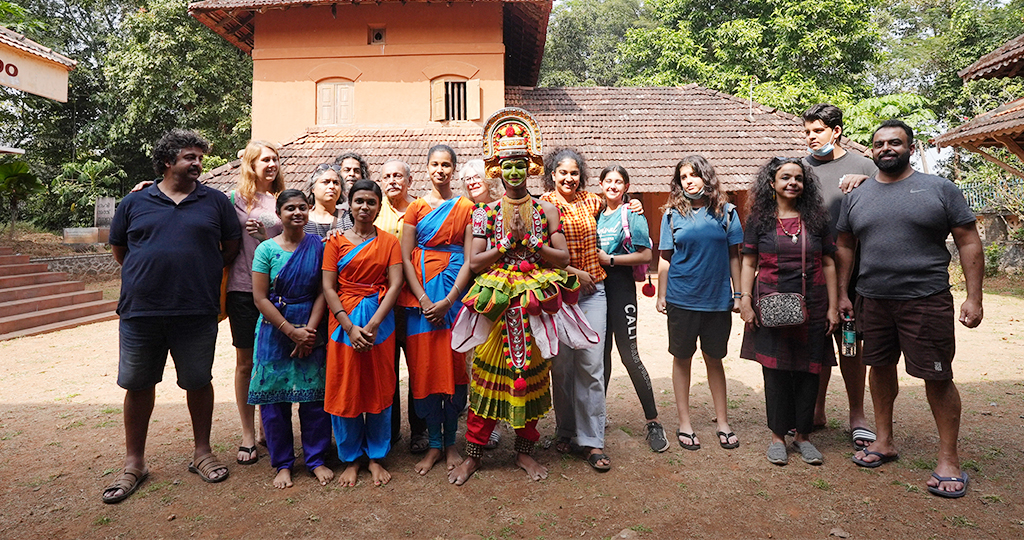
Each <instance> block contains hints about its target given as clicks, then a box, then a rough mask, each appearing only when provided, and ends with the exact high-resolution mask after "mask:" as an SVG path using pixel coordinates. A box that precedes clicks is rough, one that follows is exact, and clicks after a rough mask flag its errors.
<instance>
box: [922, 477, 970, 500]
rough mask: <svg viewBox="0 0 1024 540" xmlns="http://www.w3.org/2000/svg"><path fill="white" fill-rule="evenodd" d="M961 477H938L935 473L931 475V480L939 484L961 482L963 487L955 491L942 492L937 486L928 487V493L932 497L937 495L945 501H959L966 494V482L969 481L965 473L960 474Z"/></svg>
mask: <svg viewBox="0 0 1024 540" xmlns="http://www.w3.org/2000/svg"><path fill="white" fill-rule="evenodd" d="M962 474H963V476H962V477H958V476H939V475H938V474H936V473H932V478H934V479H936V480H938V481H939V482H940V483H941V482H963V484H964V487H962V488H960V489H958V490H956V491H944V490H941V489H939V488H938V486H935V487H932V486H928V492H929V493H931V494H932V495H938V496H939V497H945V498H947V499H959V498H960V497H963V496H964V495H966V494H967V482H968V481H969V480H970V479H969V478H967V473H962Z"/></svg>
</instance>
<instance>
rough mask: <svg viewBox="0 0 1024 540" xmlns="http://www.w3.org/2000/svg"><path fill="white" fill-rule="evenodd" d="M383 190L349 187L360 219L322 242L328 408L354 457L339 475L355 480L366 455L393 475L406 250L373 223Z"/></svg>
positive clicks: (343, 447)
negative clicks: (390, 459)
mask: <svg viewBox="0 0 1024 540" xmlns="http://www.w3.org/2000/svg"><path fill="white" fill-rule="evenodd" d="M381 198H382V195H381V191H380V187H378V186H377V184H375V183H374V182H371V181H369V180H359V181H357V182H356V183H355V185H353V186H352V190H351V191H350V192H349V207H350V208H351V210H352V218H353V221H354V222H355V225H354V226H353V227H352V228H351V229H349V230H347V231H345V233H344V234H342V235H337V236H333V237H331V239H330V240H328V241H327V245H326V246H325V248H324V264H323V288H324V298H325V299H326V300H327V306H328V308H329V309H330V311H331V313H332V314H333V317H331V318H330V319H329V320H328V322H329V328H328V333H329V336H330V337H329V339H328V342H327V384H326V388H325V396H324V410H326V411H327V412H328V413H330V414H331V424H332V426H333V427H334V439H335V440H336V441H337V445H338V458H339V459H340V460H341V461H343V462H346V463H348V466H347V467H346V468H345V472H343V473H342V474H341V476H340V477H339V478H338V481H339V482H340V483H341V484H342V485H344V486H354V485H355V484H356V479H357V477H358V475H359V461H360V460H361V459H362V458H363V457H364V456H365V457H366V458H368V459H369V466H368V468H369V470H370V474H371V475H372V477H373V483H374V484H375V485H378V486H380V485H384V484H387V483H388V481H389V480H391V474H390V473H388V471H387V470H385V469H384V467H383V466H381V464H380V463H379V461H380V460H381V459H383V458H384V457H385V456H387V454H388V452H389V451H390V450H391V400H392V397H393V396H394V392H395V379H396V374H395V366H394V357H395V317H394V313H393V312H392V307H393V306H394V305H395V301H396V300H397V299H398V294H399V293H400V292H401V290H402V266H401V262H402V258H401V253H400V250H399V246H398V239H397V238H395V236H394V235H392V234H389V233H386V232H384V231H381V230H380V229H378V228H376V227H374V225H373V220H374V219H376V218H377V213H378V212H380V202H381Z"/></svg>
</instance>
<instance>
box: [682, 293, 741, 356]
mask: <svg viewBox="0 0 1024 540" xmlns="http://www.w3.org/2000/svg"><path fill="white" fill-rule="evenodd" d="M666 308H667V309H666V313H667V314H668V352H669V354H671V355H672V356H675V357H676V358H690V357H692V356H693V353H695V352H697V338H700V350H701V352H703V353H704V354H706V355H708V356H710V357H711V358H719V359H721V358H725V353H726V352H727V351H728V349H729V333H730V332H731V331H732V312H731V311H692V310H689V309H684V308H681V307H676V306H673V305H672V304H668V305H667V306H666Z"/></svg>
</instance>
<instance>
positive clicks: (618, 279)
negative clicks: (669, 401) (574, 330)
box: [604, 266, 658, 420]
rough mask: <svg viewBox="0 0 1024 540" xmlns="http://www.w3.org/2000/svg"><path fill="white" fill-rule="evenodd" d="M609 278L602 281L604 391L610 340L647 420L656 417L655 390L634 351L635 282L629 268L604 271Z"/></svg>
mask: <svg viewBox="0 0 1024 540" xmlns="http://www.w3.org/2000/svg"><path fill="white" fill-rule="evenodd" d="M605 271H607V272H608V277H607V278H605V280H604V283H605V285H604V292H605V295H606V296H607V299H608V300H607V301H608V329H607V333H606V334H605V339H604V391H605V393H606V394H607V393H608V381H609V380H611V378H612V338H613V337H614V338H615V345H616V346H617V347H618V349H619V357H620V358H622V365H624V366H626V372H627V373H629V378H630V380H632V381H633V388H635V389H636V395H637V397H639V398H640V405H641V406H643V408H644V416H645V417H646V418H647V419H648V420H651V419H654V418H657V417H658V407H657V405H655V403H654V389H653V388H652V387H651V376H650V375H648V374H647V368H645V367H644V364H643V362H641V361H640V351H638V350H637V347H636V321H637V309H636V282H634V281H633V269H632V268H631V267H629V266H616V267H613V268H612V267H607V266H606V267H605Z"/></svg>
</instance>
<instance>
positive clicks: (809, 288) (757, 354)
mask: <svg viewBox="0 0 1024 540" xmlns="http://www.w3.org/2000/svg"><path fill="white" fill-rule="evenodd" d="M742 251H743V271H742V279H741V285H740V286H741V289H740V290H741V291H742V293H741V297H742V298H741V302H740V316H741V317H742V318H743V321H744V322H745V323H746V326H745V328H744V332H743V346H742V348H741V350H740V357H742V358H746V359H749V360H754V361H756V362H758V363H759V364H761V366H762V371H763V373H764V395H765V402H766V407H765V408H766V412H767V416H768V428H769V429H770V430H771V432H772V442H771V444H770V445H769V446H768V451H767V457H768V461H770V462H771V463H774V464H776V465H785V464H786V463H788V462H789V456H788V455H787V451H786V434H787V432H788V431H789V430H791V429H792V430H794V431H795V440H794V442H793V444H794V446H795V449H796V450H797V451H798V452H799V453H800V457H801V458H802V459H803V460H804V462H806V463H809V464H812V465H820V464H821V463H822V461H823V459H822V455H821V452H819V451H818V449H817V448H815V447H814V445H813V444H811V441H810V440H809V439H808V434H810V432H811V431H812V430H813V427H814V404H815V401H816V398H817V395H818V380H819V377H818V374H819V373H820V372H821V369H822V366H823V365H825V364H826V363H828V364H830V365H834V364H835V357H834V355H833V352H832V344H831V343H829V334H831V333H832V331H834V330H835V329H836V327H837V326H838V325H839V313H838V296H837V294H838V288H837V285H836V269H835V262H834V259H833V254H834V253H835V251H836V248H835V244H834V243H833V240H832V234H831V232H830V231H829V216H828V211H827V209H826V208H825V206H824V204H823V202H822V196H821V189H820V186H819V185H818V180H817V178H816V177H815V176H814V172H813V171H812V170H811V168H810V166H808V165H807V164H805V163H804V162H803V161H802V160H801V159H800V158H775V159H772V160H771V161H770V162H768V164H766V165H765V166H764V167H762V168H761V170H760V171H759V172H758V174H757V178H756V179H755V180H754V182H753V184H751V186H750V217H749V218H748V219H747V227H746V233H745V234H744V237H743V249H742ZM755 284H756V285H755ZM776 292H778V293H802V294H803V296H804V302H805V305H806V316H804V322H803V323H802V324H799V325H795V326H783V327H778V326H777V327H766V326H764V325H763V324H762V322H763V319H762V317H763V316H764V313H761V312H759V310H758V311H755V307H754V306H755V305H757V304H758V303H759V299H760V298H763V297H764V296H765V295H767V294H770V293H776Z"/></svg>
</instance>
